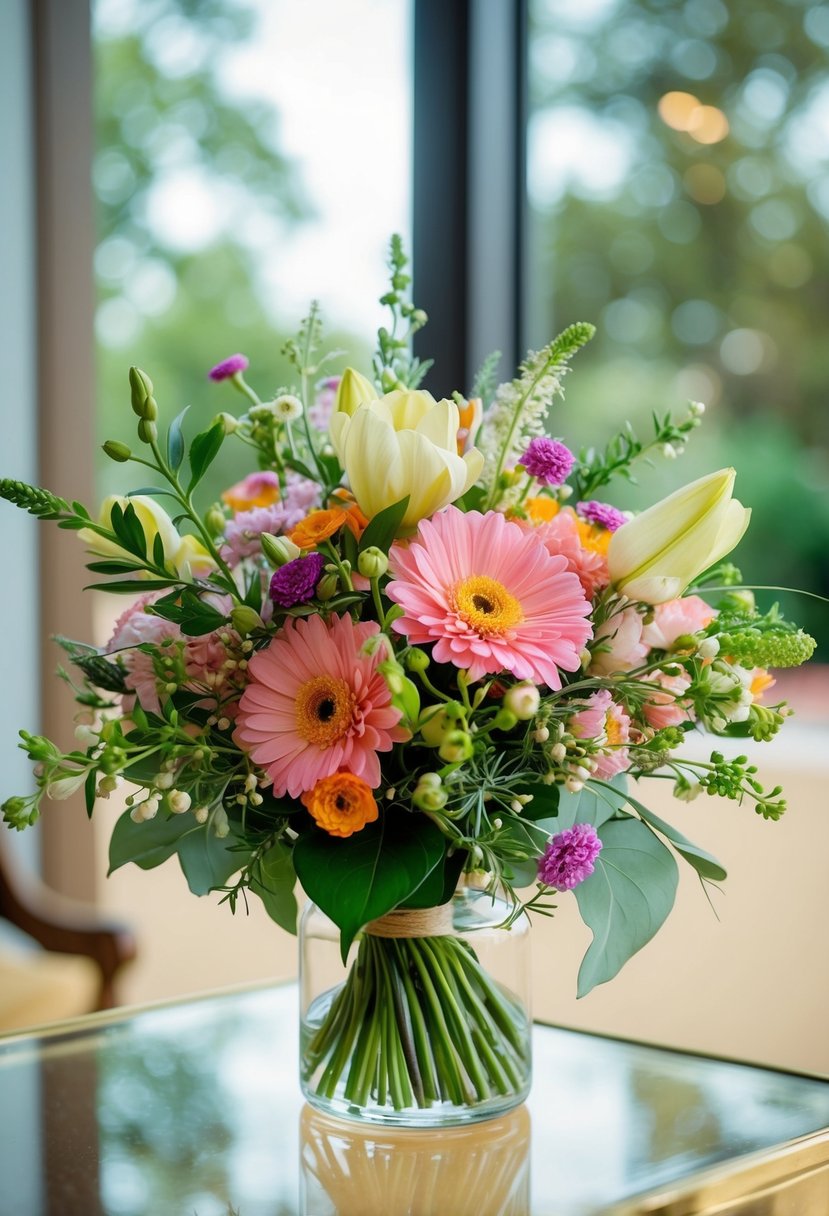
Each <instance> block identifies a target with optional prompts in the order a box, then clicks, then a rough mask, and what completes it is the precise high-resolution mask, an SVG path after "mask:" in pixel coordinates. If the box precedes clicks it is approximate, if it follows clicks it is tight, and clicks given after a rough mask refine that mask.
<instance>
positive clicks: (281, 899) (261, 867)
mask: <svg viewBox="0 0 829 1216" xmlns="http://www.w3.org/2000/svg"><path fill="white" fill-rule="evenodd" d="M295 885H296V871H295V870H294V863H293V860H292V857H291V850H290V849H289V848H287V846H286V845H284V844H282V842H281V841H275V842H274V844H273V845H271V847H270V848H269V849H268V851H267V852H266V853H265V854H263V856H262V857H261V858H260V860H259V862H258V864H257V866H256V870H255V872H254V874H253V877H252V879H251V884H250V889H251V891H253V892H254V894H255V895H258V896H259V898H260V899H261V900H262V903H263V904H264V905H265V911H266V912H267V914H268V916H269V917H270V918H271V920H274V921H276V923H277V924H278V925H279V926H280V927H281V928H282V929H286V930H287V931H288V933H296V918H297V903H296V896H295V895H294V887H295Z"/></svg>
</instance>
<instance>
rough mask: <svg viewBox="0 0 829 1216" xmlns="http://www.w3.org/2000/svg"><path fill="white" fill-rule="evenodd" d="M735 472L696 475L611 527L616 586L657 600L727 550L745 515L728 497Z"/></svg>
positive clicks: (738, 534)
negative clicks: (691, 479)
mask: <svg viewBox="0 0 829 1216" xmlns="http://www.w3.org/2000/svg"><path fill="white" fill-rule="evenodd" d="M735 476H736V474H735V471H734V469H720V470H719V471H718V472H716V473H709V474H708V476H707V477H700V478H699V480H697V481H692V482H691V483H690V484H689V485H687V486H683V488H682V489H681V490H677V491H676V492H675V493H674V494H669V495H668V497H667V498H663V499H662V500H661V502H658V503H655V504H654V506H652V507H649V508H648V509H647V510H646V511H643V512H642V513H641V514H640V515H637V516H635V517H634V518H633V519H632V520H630V522H629V523H626V524H623V525H622V527H621V528H619V529H618V531H616V532H614V534H613V537H612V538H611V541H610V547H609V548H608V553H607V564H608V570H609V572H610V581H611V583H612V584H613V586H614V587H615V588H616V590H617V591H620V592H622V593H623V594H624V595H626V596H627V597H628V598H629V599H632V600H641V601H642V602H643V603H645V604H662V603H664V602H665V601H666V600H672V599H676V597H677V596H679V595H682V593H683V591H684V590H685V589H686V587H687V586H688V584H689V583H690V582H692V581H693V579H695V578H696V577H697V575H698V574H701V573H702V571H703V570H707V569H708V568H709V567H710V566H713V565H715V564H716V563H717V562H718V561H720V560H721V559H722V558H723V557H725V555H726V554H727V553H730V552H731V550H732V549H733V548H734V546H735V545H736V544H737V542H738V541H739V540H740V538H741V537H742V535H743V533H744V532H745V530H746V528H747V527H748V521H749V519H750V518H751V511H749V510H747V509H746V508H745V507H744V506H743V505H742V503H740V502H738V501H737V499H736V498H732V497H731V494H732V491H733V489H734V478H735Z"/></svg>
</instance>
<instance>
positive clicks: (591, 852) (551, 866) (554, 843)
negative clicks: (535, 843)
mask: <svg viewBox="0 0 829 1216" xmlns="http://www.w3.org/2000/svg"><path fill="white" fill-rule="evenodd" d="M601 851H602V842H601V840H599V837H598V836H597V834H596V829H595V828H594V827H593V825H592V823H577V824H575V825H574V826H573V827H572V828H567V829H566V830H565V831H563V832H558V833H557V834H556V835H555V836H554V837H553V839H552V840H551V841H550V843H549V844H548V845H547V848H546V849H545V850H544V856H543V857H542V858H541V860H540V861H539V863H538V878H539V881H540V882H543V883H544V885H545V886H547V887H555V888H556V890H557V891H572V889H573V887H577V886H578V885H579V883H580V882H584V880H585V878H589V877H590V875H591V874H592V873H593V870H594V868H595V863H596V858H597V857H598V856H599V853H601Z"/></svg>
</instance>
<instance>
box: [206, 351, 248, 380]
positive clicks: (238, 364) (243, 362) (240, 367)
mask: <svg viewBox="0 0 829 1216" xmlns="http://www.w3.org/2000/svg"><path fill="white" fill-rule="evenodd" d="M247 366H248V358H247V355H230V356H229V357H228V358H227V359H222V361H221V363H217V364H216V366H215V367H211V369H210V371H209V372H208V373H207V375H208V377H209V378H210V379H211V380H217V381H218V380H229V379H230V377H231V376H236V375H238V373H239V372H243V371H244V370H245V368H246V367H247Z"/></svg>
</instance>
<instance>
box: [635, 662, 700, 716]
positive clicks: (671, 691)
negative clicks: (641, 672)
mask: <svg viewBox="0 0 829 1216" xmlns="http://www.w3.org/2000/svg"><path fill="white" fill-rule="evenodd" d="M646 680H647V682H648V683H649V684H658V685H660V687H661V688H663V689H664V690H665V691H664V692H657V691H656V690H653V691H651V692H650V694H649V696H648V700H647V701H646V702H645V704H644V705H643V706H642V712H643V714H644V715H645V718H646V719H647V721H648V723H649V724H650V725H651V726H652V727H653V728H654V730H664V729H665V727H666V726H681V725H682V724H683V722H692V721H693V719H694V717H695V714H694V709H693V706H692V705H691V703H690V702H689V701H684V700H683V699H682V698H683V694H684V693H685V692H686V691H687V690H688V688H689V687H690V685H691V680H690V677H689V676H687V675H676V676H668V675H665V672H664V671H651V672H649V673H648V675H647V676H646Z"/></svg>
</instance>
